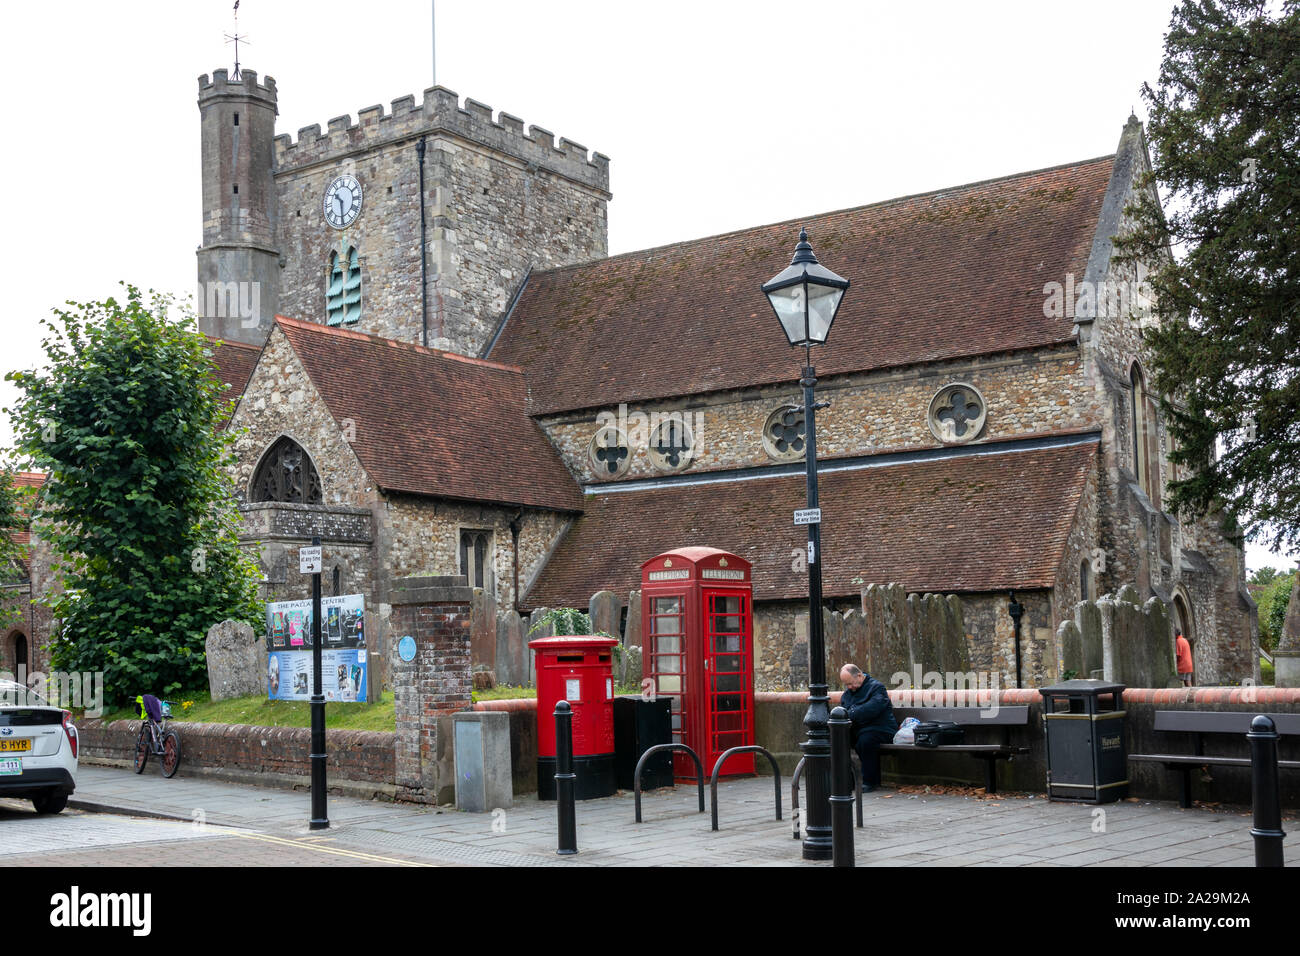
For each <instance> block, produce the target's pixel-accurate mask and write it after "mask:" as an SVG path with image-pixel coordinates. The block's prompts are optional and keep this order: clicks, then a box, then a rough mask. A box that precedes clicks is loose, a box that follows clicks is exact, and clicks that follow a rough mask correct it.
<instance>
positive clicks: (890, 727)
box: [840, 674, 898, 741]
mask: <svg viewBox="0 0 1300 956" xmlns="http://www.w3.org/2000/svg"><path fill="white" fill-rule="evenodd" d="M865 676H866V680H864V681H863V682H862V686H861V687H859V688H858V689H857V690H845V691H844V696H842V697H841V698H840V706H841V707H843V708H844V709H845V710H847V711H848V712H849V720H851V721H853V739H854V740H855V741H856V740H857V737H858V734H860V733H861V732H862V731H864V730H879V731H883V732H887V733H890V734H894V733H897V732H898V721H897V720H895V719H894V705H893V704H892V703H890V700H889V691H887V690H886V689H885V685H884V684H882V683H880V681H878V680H876V679H875V678H874V677H872V676H871V675H870V674H867V675H865Z"/></svg>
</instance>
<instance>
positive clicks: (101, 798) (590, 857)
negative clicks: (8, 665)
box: [24, 767, 1300, 867]
mask: <svg viewBox="0 0 1300 956" xmlns="http://www.w3.org/2000/svg"><path fill="white" fill-rule="evenodd" d="M771 787H772V784H771V780H770V779H768V778H766V777H757V778H748V779H733V780H728V781H725V782H722V783H720V784H719V787H718V799H719V804H718V807H719V824H720V829H719V830H717V831H713V830H711V829H710V823H709V815H708V814H707V813H704V814H701V813H699V812H698V802H697V796H696V790H695V788H694V787H691V786H679V787H676V788H672V789H667V790H657V791H654V792H651V793H646V794H643V795H642V816H643V821H644V822H642V823H639V824H638V823H636V822H634V812H633V809H634V808H633V799H632V794H630V793H622V792H620V793H619V794H617V795H615V796H612V797H607V798H602V799H598V800H587V801H582V802H580V803H579V804H578V805H577V809H576V818H577V825H578V849H579V852H578V853H577V854H576V855H573V856H559V855H557V854H556V852H555V848H556V806H555V803H554V802H542V801H538V800H537V799H536V797H535V796H533V795H518V796H516V798H515V805H514V807H512V808H511V809H509V810H507V811H506V813H505V816H504V817H502V818H501V819H500V821H499V823H500V824H504V826H505V829H504V831H502V830H501V829H499V825H498V828H497V829H494V827H493V824H494V822H497V821H496V820H494V818H493V816H492V815H491V814H472V813H462V812H459V811H456V810H454V809H451V808H433V807H428V806H419V805H412V804H394V803H384V802H380V801H370V800H362V799H358V798H354V797H343V796H337V795H331V796H330V798H329V805H328V811H329V818H330V821H331V824H332V826H331V828H330V829H329V830H327V831H316V832H313V831H309V830H308V828H307V820H308V817H309V816H310V807H311V799H310V794H308V793H306V792H302V791H285V790H274V789H261V788H258V787H254V786H249V785H245V784H230V783H224V782H219V781H214V780H212V779H210V778H197V777H196V778H188V779H187V778H185V777H184V776H183V775H182V776H180V777H177V778H173V779H172V780H165V779H163V778H161V777H156V776H153V777H151V776H150V775H148V774H145V775H142V776H137V775H135V774H133V773H131V772H130V771H129V770H120V769H117V768H109V767H82V768H81V769H80V771H79V774H78V789H77V793H76V794H75V795H74V797H73V802H74V804H76V805H80V806H86V807H91V808H96V809H99V810H101V811H112V812H115V813H123V814H128V815H132V816H137V817H153V818H155V819H156V818H162V819H164V820H172V821H183V822H184V823H187V824H188V823H192V822H193V821H195V820H196V819H201V820H203V821H205V822H206V824H207V826H208V828H209V830H210V831H211V833H213V834H216V835H228V834H230V833H234V832H236V831H238V832H242V833H245V834H247V835H248V837H249V838H250V839H264V840H270V841H275V840H282V841H285V842H284V845H285V846H286V847H288V848H289V850H287V851H286V852H287V853H288V854H289V856H290V857H292V858H293V859H295V860H297V859H299V858H300V857H301V858H302V859H304V860H305V861H307V862H310V861H311V858H312V856H313V855H317V856H320V855H323V853H324V851H326V850H328V851H329V852H330V853H331V854H333V855H334V858H333V859H331V860H330V861H329V862H331V863H338V862H340V861H343V862H346V860H347V859H348V854H352V855H353V858H355V859H356V860H357V861H358V862H366V863H373V864H379V865H390V864H406V863H408V861H424V862H426V863H432V864H435V865H470V866H579V867H587V866H660V865H674V864H676V865H688V866H689V865H701V866H761V865H772V866H809V865H811V866H829V861H827V862H821V861H818V862H812V863H809V862H806V861H804V860H803V859H802V848H801V845H800V843H799V842H798V841H796V840H794V839H792V838H791V829H792V826H793V823H792V819H791V816H790V809H791V808H790V807H789V806H788V805H784V806H783V812H782V817H783V819H781V820H776V819H774V815H773V808H772V789H771ZM783 796H784V799H785V800H788V799H789V791H788V790H786V791H785V793H784V795H783ZM1095 809H1096V808H1093V807H1090V806H1086V805H1079V804H1062V803H1051V802H1049V801H1047V800H1044V799H1042V798H1039V799H1035V800H1029V799H1024V798H1015V797H1011V796H999V797H998V798H997V799H995V800H990V799H980V798H977V797H971V796H966V795H958V794H925V795H918V794H911V793H905V792H900V791H891V790H890V788H888V787H886V788H885V790H883V791H880V792H877V793H876V794H874V795H872V796H871V797H870V798H868V800H867V801H866V803H865V806H864V823H865V824H866V825H865V826H864V827H862V828H855V829H854V842H855V857H856V862H857V864H858V865H859V866H936V865H947V866H1043V865H1052V866H1056V865H1067V866H1096V865H1105V866H1157V865H1198V866H1217V865H1223V864H1225V863H1226V864H1231V863H1234V862H1236V861H1239V864H1240V865H1242V866H1250V865H1252V864H1253V862H1254V845H1253V841H1252V839H1251V837H1250V820H1249V818H1248V817H1243V816H1242V815H1241V814H1240V813H1239V812H1238V811H1232V812H1219V811H1215V810H1211V809H1200V808H1193V809H1190V810H1184V809H1181V808H1179V807H1177V806H1176V805H1175V804H1174V803H1159V802H1143V803H1121V804H1111V805H1107V806H1106V807H1105V808H1104V809H1105V810H1106V817H1105V820H1106V832H1104V833H1095V832H1093V831H1092V825H1093V821H1094V819H1095V817H1094V814H1093V811H1094V810H1095ZM170 825H171V826H173V827H176V826H179V824H177V823H173V824H170ZM1286 828H1287V829H1289V830H1292V831H1293V832H1294V831H1296V830H1300V822H1298V821H1295V820H1290V821H1288V824H1287V826H1286ZM84 832H86V833H90V831H84ZM138 832H139V833H142V834H144V833H146V831H144V830H140V831H138ZM92 837H93V835H92ZM87 839H92V838H91V837H88V838H87ZM320 840H326V841H328V843H327V844H325V843H319V842H312V841H320ZM83 842H85V841H84V840H83ZM239 842H240V841H237V840H231V839H213V841H212V842H211V843H209V844H208V845H209V846H212V847H213V848H221V850H222V852H221V853H220V854H218V855H217V856H218V857H219V858H220V859H222V860H232V861H238V859H239V855H238V853H237V850H238V849H239V847H238V844H239ZM243 842H245V843H247V840H245V841H243ZM140 847H141V848H142V849H140V851H139V852H135V851H136V850H137V847H136V846H134V845H133V846H131V847H119V848H120V849H130V850H132V851H133V852H132V853H129V854H122V855H119V858H118V859H117V860H116V861H115V862H118V863H122V862H126V863H129V864H134V863H139V864H140V865H148V864H149V859H150V854H149V853H148V852H146V851H147V847H145V846H144V845H143V844H141V845H140ZM228 847H229V849H227V848H228ZM71 849H72V848H69V850H71ZM307 850H311V851H313V852H307ZM78 852H79V853H80V854H81V855H83V856H84V855H85V851H84V850H82V851H78ZM60 855H61V854H60ZM1290 856H1291V857H1295V856H1297V854H1295V853H1291V854H1290ZM24 859H25V858H24ZM215 861H216V857H214V862H215ZM259 861H261V862H264V860H263V859H262V857H258V858H257V859H251V858H250V859H249V862H250V864H252V865H256V863H257V862H259ZM1288 862H1289V864H1290V865H1293V866H1294V865H1296V862H1297V861H1296V860H1294V859H1291V860H1289V861H1288Z"/></svg>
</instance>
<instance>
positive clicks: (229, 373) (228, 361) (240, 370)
mask: <svg viewBox="0 0 1300 956" xmlns="http://www.w3.org/2000/svg"><path fill="white" fill-rule="evenodd" d="M208 342H209V344H210V345H211V346H212V361H213V362H214V363H216V366H217V378H218V379H219V380H220V381H221V382H223V383H224V384H225V385H227V386H229V387H228V388H227V389H226V391H225V392H224V393H223V394H222V396H221V401H222V402H227V403H230V404H231V406H232V407H233V405H234V403H235V402H237V401H239V396H241V395H243V394H244V389H246V388H247V387H248V380H249V379H250V378H252V376H253V369H254V367H255V366H256V365H257V357H258V356H259V355H261V354H262V350H261V349H260V348H258V347H257V346H256V345H246V344H244V343H243V342H230V341H227V340H226V339H214V338H211V337H209V338H208ZM227 421H228V418H223V419H222V422H221V426H222V427H223V428H224V427H225V425H226V422H227Z"/></svg>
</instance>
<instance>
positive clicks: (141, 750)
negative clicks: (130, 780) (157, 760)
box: [135, 723, 150, 773]
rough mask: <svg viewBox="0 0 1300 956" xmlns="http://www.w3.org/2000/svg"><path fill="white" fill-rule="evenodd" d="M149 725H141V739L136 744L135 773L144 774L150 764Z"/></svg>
mask: <svg viewBox="0 0 1300 956" xmlns="http://www.w3.org/2000/svg"><path fill="white" fill-rule="evenodd" d="M149 745H150V740H149V725H148V723H142V724H141V725H140V737H139V738H138V739H137V740H136V742H135V772H136V773H144V765H145V764H147V763H148V762H149Z"/></svg>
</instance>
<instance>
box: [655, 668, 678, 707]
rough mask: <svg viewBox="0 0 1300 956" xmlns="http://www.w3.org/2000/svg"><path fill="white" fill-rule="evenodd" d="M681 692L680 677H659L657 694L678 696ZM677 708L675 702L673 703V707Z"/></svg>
mask: <svg viewBox="0 0 1300 956" xmlns="http://www.w3.org/2000/svg"><path fill="white" fill-rule="evenodd" d="M681 690H682V679H681V677H677V676H672V675H667V674H665V675H661V676H660V677H659V693H661V694H679V693H681ZM677 706H678V704H677V701H673V707H674V708H676V707H677Z"/></svg>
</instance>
